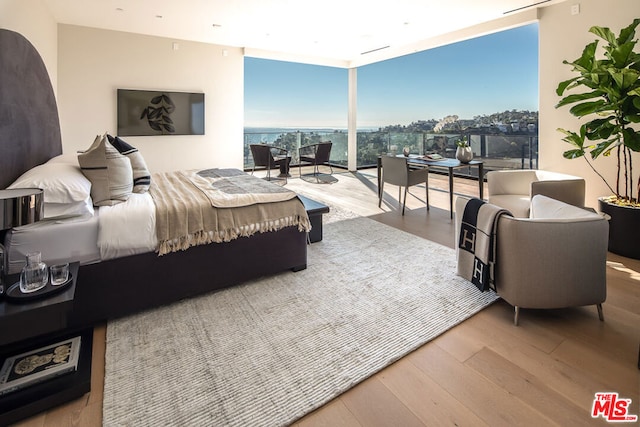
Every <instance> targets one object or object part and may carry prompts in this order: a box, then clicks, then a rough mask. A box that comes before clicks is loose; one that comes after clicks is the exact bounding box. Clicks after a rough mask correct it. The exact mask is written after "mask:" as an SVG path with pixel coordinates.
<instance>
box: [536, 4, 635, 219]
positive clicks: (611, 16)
mask: <svg viewBox="0 0 640 427" xmlns="http://www.w3.org/2000/svg"><path fill="white" fill-rule="evenodd" d="M573 4H579V5H580V13H579V14H578V15H571V10H570V9H571V6H572V5H573ZM639 16H640V2H639V1H638V0H607V1H603V0H581V1H576V2H565V3H560V4H557V5H553V6H549V7H545V8H542V9H541V11H540V25H539V34H540V45H539V49H540V63H539V64H540V65H539V66H540V75H539V79H540V117H539V120H540V122H539V124H540V130H539V138H540V169H548V170H555V171H563V172H566V173H570V174H574V175H578V176H582V177H584V178H585V179H586V180H587V201H586V203H587V205H589V206H592V207H596V208H597V206H598V205H597V198H598V197H599V196H606V195H609V194H610V191H609V190H608V189H607V187H606V186H605V185H604V184H603V183H602V181H601V180H600V178H599V177H598V176H597V175H596V174H595V173H594V172H593V171H592V170H591V169H590V168H589V166H588V165H587V164H586V162H585V161H584V160H583V159H575V160H566V159H564V158H563V157H562V153H563V152H564V151H566V150H567V149H569V148H570V147H571V146H570V145H569V144H567V143H566V142H563V141H562V140H561V138H562V136H563V135H562V134H561V133H560V132H558V131H557V130H556V129H557V128H564V129H568V130H573V131H577V130H578V129H579V127H580V124H581V123H582V121H579V120H578V119H576V118H575V117H573V116H572V115H571V114H570V113H569V108H568V107H562V108H560V109H556V108H555V105H556V104H557V103H558V101H559V100H560V98H559V97H558V96H557V95H556V93H555V90H556V87H557V86H558V83H560V82H561V81H564V80H567V79H569V78H571V77H573V76H574V74H573V73H571V67H570V66H568V65H564V64H562V61H563V60H565V59H566V60H569V61H573V60H574V59H577V58H578V57H580V55H581V54H582V50H583V48H584V46H585V45H586V44H588V43H590V42H592V41H593V40H595V38H596V36H595V35H593V34H591V33H589V28H591V27H592V26H594V25H597V26H604V27H609V28H611V30H612V31H613V32H614V33H616V34H618V33H619V31H620V29H621V28H624V27H626V26H628V25H629V24H631V22H632V21H633V18H634V17H639ZM638 37H640V32H636V38H638ZM600 45H602V41H601V42H600ZM636 49H637V47H636ZM633 162H634V164H635V165H636V169H635V177H634V178H635V179H634V181H635V180H637V177H638V175H639V174H640V154H639V153H634V157H633ZM594 164H595V165H596V167H597V168H598V170H599V171H601V170H602V168H603V167H605V174H604V175H605V177H606V178H607V180H608V181H609V183H610V184H612V185H615V175H616V165H615V155H612V156H611V157H609V158H598V159H597V160H596V162H595V163H594ZM636 182H637V181H636ZM614 188H615V187H614Z"/></svg>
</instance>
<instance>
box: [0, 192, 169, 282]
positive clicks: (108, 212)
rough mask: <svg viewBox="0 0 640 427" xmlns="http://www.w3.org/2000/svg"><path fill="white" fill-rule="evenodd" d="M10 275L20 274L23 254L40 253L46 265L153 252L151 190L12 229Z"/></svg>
mask: <svg viewBox="0 0 640 427" xmlns="http://www.w3.org/2000/svg"><path fill="white" fill-rule="evenodd" d="M5 245H6V247H7V251H8V254H9V263H8V264H9V266H8V267H9V268H8V270H9V274H13V273H18V272H20V270H21V269H22V267H23V266H24V263H25V259H26V254H27V253H29V252H34V251H39V252H41V253H42V260H43V261H44V262H46V263H47V264H49V265H53V264H56V263H60V262H67V261H69V260H73V261H78V262H80V264H83V265H84V264H91V263H94V262H99V261H105V260H108V259H113V258H120V257H124V256H129V255H135V254H139V253H144V252H155V251H156V248H157V246H158V241H157V238H156V211H155V206H154V204H153V200H152V199H151V196H150V195H149V193H143V194H137V193H134V194H132V195H131V197H130V198H129V200H127V201H126V202H124V203H120V204H118V205H115V206H102V207H100V208H98V209H96V211H95V214H94V215H93V216H90V217H87V216H84V217H77V218H67V219H62V220H44V221H39V222H36V223H34V224H30V225H26V226H23V227H16V228H14V229H13V230H11V232H10V233H9V234H8V235H7V238H6V241H5Z"/></svg>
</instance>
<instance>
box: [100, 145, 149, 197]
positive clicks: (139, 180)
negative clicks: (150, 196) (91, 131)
mask: <svg viewBox="0 0 640 427" xmlns="http://www.w3.org/2000/svg"><path fill="white" fill-rule="evenodd" d="M107 138H109V142H110V143H111V145H113V146H114V147H116V150H118V151H119V152H120V154H122V155H123V156H127V157H128V158H129V160H131V168H132V169H133V192H134V193H146V192H147V191H148V190H149V185H151V173H149V169H147V164H146V163H145V161H144V158H143V157H142V154H141V153H140V152H139V151H138V149H137V148H135V147H132V146H131V145H129V144H127V143H126V142H125V141H124V140H122V139H121V138H120V137H119V136H116V137H113V136H111V135H107Z"/></svg>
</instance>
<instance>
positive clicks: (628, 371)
mask: <svg viewBox="0 0 640 427" xmlns="http://www.w3.org/2000/svg"><path fill="white" fill-rule="evenodd" d="M553 356H554V357H557V358H558V359H559V360H562V361H563V362H565V363H567V364H571V365H575V366H577V367H579V368H580V369H581V370H583V371H584V372H585V375H587V374H588V375H589V376H592V377H594V378H597V379H598V380H599V381H601V382H602V384H603V390H596V391H617V392H619V393H621V394H624V395H626V396H628V397H629V398H631V399H633V401H634V402H638V399H639V398H640V370H639V369H638V367H637V365H635V366H632V365H629V364H625V363H622V362H619V361H617V360H614V359H612V358H611V357H609V356H608V355H607V354H606V353H602V352H600V351H594V349H593V347H590V346H588V345H586V344H584V343H582V342H578V341H575V340H572V339H568V340H566V341H564V342H563V343H562V344H561V345H560V346H559V347H558V348H557V349H556V350H555V351H554V352H553Z"/></svg>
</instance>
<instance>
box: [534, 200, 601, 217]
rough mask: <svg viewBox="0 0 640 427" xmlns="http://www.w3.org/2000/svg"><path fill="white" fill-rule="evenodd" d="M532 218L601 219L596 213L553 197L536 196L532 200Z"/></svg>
mask: <svg viewBox="0 0 640 427" xmlns="http://www.w3.org/2000/svg"><path fill="white" fill-rule="evenodd" d="M530 218H536V219H582V218H601V216H600V215H599V214H597V213H596V212H590V211H588V210H586V209H582V208H579V207H577V206H573V205H570V204H568V203H564V202H561V201H559V200H556V199H552V198H551V197H547V196H543V195H542V194H536V195H535V196H533V198H532V199H531V213H530Z"/></svg>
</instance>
